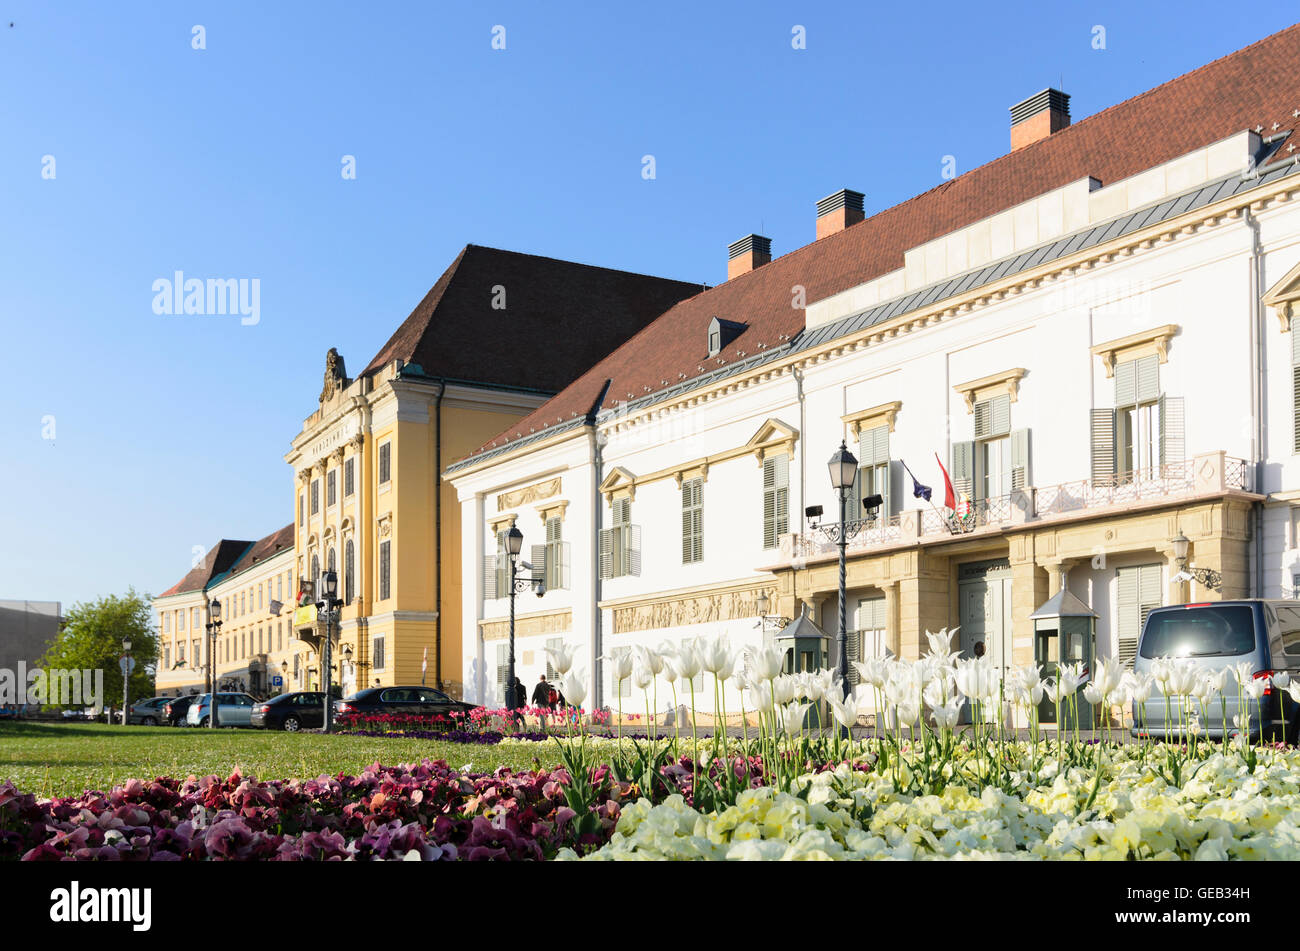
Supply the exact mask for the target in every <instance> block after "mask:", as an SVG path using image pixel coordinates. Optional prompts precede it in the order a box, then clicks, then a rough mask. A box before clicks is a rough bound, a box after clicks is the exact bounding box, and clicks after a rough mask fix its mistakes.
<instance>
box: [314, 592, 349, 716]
mask: <svg viewBox="0 0 1300 951" xmlns="http://www.w3.org/2000/svg"><path fill="white" fill-rule="evenodd" d="M320 592H321V595H322V597H321V600H319V601H317V602H316V610H317V612H318V613H320V614H323V615H324V616H325V640H324V642H323V645H322V647H321V665H320V667H321V681H322V682H323V683H324V685H325V732H326V733H329V732H330V731H332V730H333V729H334V698H333V697H331V696H330V648H331V647H333V643H334V630H335V628H337V627H338V622H339V608H341V607H342V606H343V599H342V598H340V597H339V596H338V594H339V575H338V572H337V571H331V570H328V569H327V570H325V571H322V572H321V573H320Z"/></svg>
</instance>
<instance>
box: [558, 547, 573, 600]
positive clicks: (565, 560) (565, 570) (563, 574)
mask: <svg viewBox="0 0 1300 951" xmlns="http://www.w3.org/2000/svg"><path fill="white" fill-rule="evenodd" d="M559 549H560V579H559V580H560V584H559V586H560V587H561V588H563V589H565V590H566V591H567V590H568V589H569V588H570V587H571V584H570V581H569V543H568V542H560V543H559Z"/></svg>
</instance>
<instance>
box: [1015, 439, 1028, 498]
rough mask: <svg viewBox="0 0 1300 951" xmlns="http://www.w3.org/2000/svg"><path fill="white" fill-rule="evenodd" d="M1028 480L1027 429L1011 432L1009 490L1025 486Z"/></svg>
mask: <svg viewBox="0 0 1300 951" xmlns="http://www.w3.org/2000/svg"><path fill="white" fill-rule="evenodd" d="M1029 484H1030V482H1029V430H1028V429H1017V430H1016V431H1015V432H1014V433H1012V434H1011V490H1012V491H1013V492H1014V491H1017V490H1020V489H1024V488H1026V487H1027V486H1028V485H1029Z"/></svg>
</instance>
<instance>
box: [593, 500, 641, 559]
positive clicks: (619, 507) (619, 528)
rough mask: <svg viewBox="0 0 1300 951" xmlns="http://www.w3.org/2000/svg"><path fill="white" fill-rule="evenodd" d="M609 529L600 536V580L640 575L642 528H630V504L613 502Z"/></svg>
mask: <svg viewBox="0 0 1300 951" xmlns="http://www.w3.org/2000/svg"><path fill="white" fill-rule="evenodd" d="M610 509H611V521H612V523H613V524H612V526H611V527H610V528H607V529H604V530H603V531H602V532H601V533H600V576H601V577H602V578H622V577H625V576H627V575H633V576H636V575H640V574H641V526H639V525H633V524H632V500H631V499H628V498H621V499H615V500H614V501H613V503H612V504H611V506H610Z"/></svg>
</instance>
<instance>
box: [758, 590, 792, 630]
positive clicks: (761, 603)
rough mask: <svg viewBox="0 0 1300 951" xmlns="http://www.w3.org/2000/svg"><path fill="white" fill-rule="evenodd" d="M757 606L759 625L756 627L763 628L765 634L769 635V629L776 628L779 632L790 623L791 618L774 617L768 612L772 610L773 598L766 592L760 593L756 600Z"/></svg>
mask: <svg viewBox="0 0 1300 951" xmlns="http://www.w3.org/2000/svg"><path fill="white" fill-rule="evenodd" d="M754 602H755V606H756V607H757V608H758V623H757V624H755V625H754V626H755V627H761V628H762V629H763V634H764V635H766V634H767V630H768V627H769V626H771V627H775V628H776V629H777V630H780V629H781V628H783V627H785V626H786V625H787V624H789V623H790V618H788V617H780V616H778V615H772V614H769V613H768V612H769V611H770V610H771V609H772V598H771V596H770V595H769V594H768V593H767V592H766V591H760V592H759V593H758V597H757V598H755V599H754Z"/></svg>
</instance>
